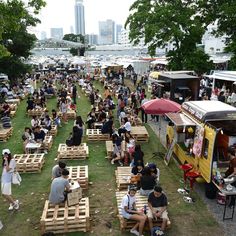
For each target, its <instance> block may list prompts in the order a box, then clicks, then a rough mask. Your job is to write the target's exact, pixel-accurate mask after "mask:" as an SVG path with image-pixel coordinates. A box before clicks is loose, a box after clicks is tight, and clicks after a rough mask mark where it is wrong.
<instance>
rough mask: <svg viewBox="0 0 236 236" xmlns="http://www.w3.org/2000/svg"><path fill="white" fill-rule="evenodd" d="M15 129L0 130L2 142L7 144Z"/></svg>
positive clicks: (0, 140)
mask: <svg viewBox="0 0 236 236" xmlns="http://www.w3.org/2000/svg"><path fill="white" fill-rule="evenodd" d="M12 132H13V128H12V127H11V128H7V129H0V142H6V141H7V140H8V139H9V138H10V137H11V136H12Z"/></svg>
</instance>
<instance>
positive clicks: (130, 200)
mask: <svg viewBox="0 0 236 236" xmlns="http://www.w3.org/2000/svg"><path fill="white" fill-rule="evenodd" d="M136 192H137V188H136V186H133V185H131V186H129V188H128V193H127V194H126V195H125V196H124V197H123V199H122V201H121V206H120V208H121V214H122V216H123V217H124V218H125V219H128V220H134V221H136V222H137V223H136V224H135V226H134V227H133V228H132V229H131V230H130V233H132V234H135V235H137V236H143V228H144V225H145V222H146V220H147V217H146V215H144V213H143V212H141V211H138V210H137V209H136V197H135V194H136Z"/></svg>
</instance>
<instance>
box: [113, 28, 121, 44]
mask: <svg viewBox="0 0 236 236" xmlns="http://www.w3.org/2000/svg"><path fill="white" fill-rule="evenodd" d="M121 29H122V25H116V41H115V43H118V41H119V40H118V38H119V35H120V33H121Z"/></svg>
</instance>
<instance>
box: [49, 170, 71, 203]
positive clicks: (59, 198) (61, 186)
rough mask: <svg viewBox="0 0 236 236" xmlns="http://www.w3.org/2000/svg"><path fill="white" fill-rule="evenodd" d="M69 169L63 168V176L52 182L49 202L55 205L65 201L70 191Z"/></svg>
mask: <svg viewBox="0 0 236 236" xmlns="http://www.w3.org/2000/svg"><path fill="white" fill-rule="evenodd" d="M68 178H69V171H68V170H67V169H64V170H62V173H61V177H58V178H55V179H53V181H52V184H51V191H50V194H49V202H50V203H51V204H53V205H57V204H59V203H62V202H65V201H66V199H67V193H68V192H69V191H70V184H69V180H68Z"/></svg>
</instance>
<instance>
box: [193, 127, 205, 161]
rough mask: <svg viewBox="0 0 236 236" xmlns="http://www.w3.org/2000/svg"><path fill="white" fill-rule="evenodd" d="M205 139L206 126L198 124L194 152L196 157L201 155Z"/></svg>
mask: <svg viewBox="0 0 236 236" xmlns="http://www.w3.org/2000/svg"><path fill="white" fill-rule="evenodd" d="M203 141H204V127H202V126H197V127H196V130H195V135H194V140H193V154H194V155H195V156H196V157H201V155H202V148H203Z"/></svg>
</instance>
